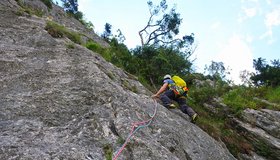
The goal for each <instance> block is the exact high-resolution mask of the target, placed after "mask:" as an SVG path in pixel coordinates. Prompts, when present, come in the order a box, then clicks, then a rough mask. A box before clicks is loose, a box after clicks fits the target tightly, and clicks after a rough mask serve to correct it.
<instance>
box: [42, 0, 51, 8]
mask: <svg viewBox="0 0 280 160" xmlns="http://www.w3.org/2000/svg"><path fill="white" fill-rule="evenodd" d="M41 1H42V2H43V3H44V4H45V5H46V6H47V7H48V8H49V9H52V0H41Z"/></svg>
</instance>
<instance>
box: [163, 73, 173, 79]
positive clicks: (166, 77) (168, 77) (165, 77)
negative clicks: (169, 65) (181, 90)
mask: <svg viewBox="0 0 280 160" xmlns="http://www.w3.org/2000/svg"><path fill="white" fill-rule="evenodd" d="M163 79H171V76H170V75H169V74H167V75H165V76H164V77H163Z"/></svg>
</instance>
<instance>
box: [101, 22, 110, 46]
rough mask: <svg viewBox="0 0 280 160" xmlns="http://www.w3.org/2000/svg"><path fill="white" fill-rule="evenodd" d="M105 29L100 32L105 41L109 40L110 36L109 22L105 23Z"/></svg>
mask: <svg viewBox="0 0 280 160" xmlns="http://www.w3.org/2000/svg"><path fill="white" fill-rule="evenodd" d="M104 27H105V30H104V32H103V34H101V37H102V38H104V39H105V40H106V41H107V42H109V40H110V39H111V37H112V25H111V24H109V23H106V24H105V26H104Z"/></svg>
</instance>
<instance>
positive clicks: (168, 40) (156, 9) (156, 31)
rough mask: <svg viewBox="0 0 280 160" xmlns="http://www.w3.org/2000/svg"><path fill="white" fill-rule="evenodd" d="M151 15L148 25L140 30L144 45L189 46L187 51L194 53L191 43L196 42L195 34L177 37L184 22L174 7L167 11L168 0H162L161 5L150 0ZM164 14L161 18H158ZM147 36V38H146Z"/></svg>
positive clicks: (180, 47)
mask: <svg viewBox="0 0 280 160" xmlns="http://www.w3.org/2000/svg"><path fill="white" fill-rule="evenodd" d="M148 6H149V11H150V17H149V20H148V23H147V25H146V26H145V27H144V28H143V29H142V30H140V31H139V36H140V39H141V44H142V47H144V46H145V45H155V46H160V45H166V46H172V47H174V48H179V49H182V48H187V51H185V53H187V54H192V53H193V52H192V51H190V49H191V48H190V47H189V46H190V45H192V44H193V42H194V34H193V33H192V34H191V35H186V36H183V37H182V39H179V38H175V36H176V35H178V33H179V27H180V24H181V22H182V19H181V18H180V14H179V13H177V12H176V11H175V9H174V8H172V9H171V10H170V12H169V13H166V12H167V8H168V5H167V4H166V0H162V1H161V2H160V5H157V6H155V5H153V3H152V1H151V0H149V1H148ZM161 14H162V17H161V18H158V19H157V17H158V16H160V15H161ZM144 37H147V39H144Z"/></svg>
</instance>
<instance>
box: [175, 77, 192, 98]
mask: <svg viewBox="0 0 280 160" xmlns="http://www.w3.org/2000/svg"><path fill="white" fill-rule="evenodd" d="M171 79H172V80H173V81H174V82H175V87H172V90H173V91H174V93H175V94H176V95H179V96H187V94H188V90H189V89H188V87H187V83H186V82H185V81H184V80H183V79H182V78H181V77H179V76H173V77H172V78H171Z"/></svg>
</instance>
